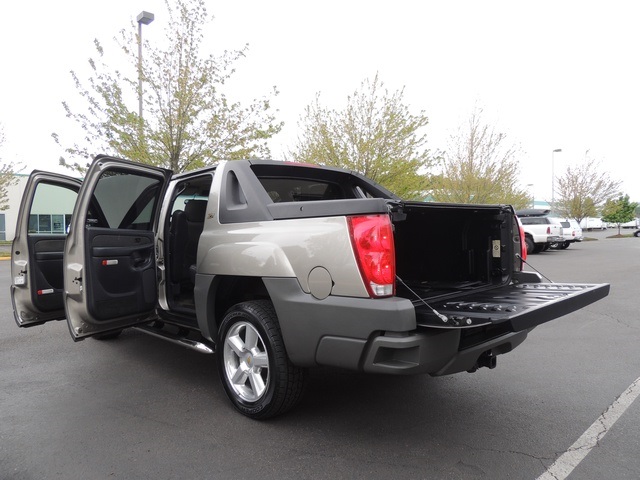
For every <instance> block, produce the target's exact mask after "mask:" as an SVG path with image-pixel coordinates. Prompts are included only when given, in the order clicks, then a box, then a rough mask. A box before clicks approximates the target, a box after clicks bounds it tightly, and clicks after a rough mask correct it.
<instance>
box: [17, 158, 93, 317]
mask: <svg viewBox="0 0 640 480" xmlns="http://www.w3.org/2000/svg"><path fill="white" fill-rule="evenodd" d="M81 183H82V182H81V181H80V180H78V179H74V178H71V177H66V176H64V175H58V174H55V173H48V172H41V171H37V170H35V171H33V172H32V173H31V175H30V176H29V180H28V181H27V185H26V187H25V190H24V194H23V196H22V202H21V204H20V210H19V212H18V222H17V224H16V235H15V238H14V240H13V244H12V246H11V301H12V303H13V313H14V317H15V320H16V323H17V324H18V326H20V327H31V326H34V325H40V324H42V323H45V322H48V321H50V320H63V319H64V318H65V312H64V302H63V289H64V286H63V266H62V256H63V252H64V243H65V240H66V238H67V228H68V225H69V223H70V222H71V214H72V212H73V208H74V205H75V203H76V198H77V196H78V190H79V189H80V185H81Z"/></svg>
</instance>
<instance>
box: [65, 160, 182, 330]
mask: <svg viewBox="0 0 640 480" xmlns="http://www.w3.org/2000/svg"><path fill="white" fill-rule="evenodd" d="M170 177H171V172H170V171H168V170H164V169H160V168H155V167H150V166H147V165H141V164H138V163H132V162H129V161H126V160H120V159H116V158H112V157H105V156H101V157H98V158H96V160H95V161H94V162H93V164H92V165H91V167H90V168H89V170H88V171H87V175H86V177H85V180H84V182H83V184H82V188H81V189H80V192H79V195H78V201H77V202H76V206H75V209H74V212H73V217H72V220H71V227H70V231H69V236H68V239H67V242H66V244H65V251H64V304H65V308H66V316H67V321H68V323H69V330H70V332H71V336H72V337H73V338H74V340H80V339H83V338H85V337H89V336H91V335H95V334H97V333H104V332H110V331H116V330H119V329H122V328H125V327H129V326H132V325H136V324H139V323H144V322H148V321H150V320H153V319H154V318H155V309H156V304H157V299H158V289H157V278H156V276H157V274H156V247H155V233H154V230H155V227H156V225H157V220H158V212H159V210H160V203H161V199H162V195H163V194H164V191H165V188H166V186H167V183H168V181H169V179H170Z"/></svg>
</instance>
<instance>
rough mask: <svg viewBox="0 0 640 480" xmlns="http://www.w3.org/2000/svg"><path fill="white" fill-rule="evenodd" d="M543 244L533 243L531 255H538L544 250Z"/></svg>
mask: <svg viewBox="0 0 640 480" xmlns="http://www.w3.org/2000/svg"><path fill="white" fill-rule="evenodd" d="M544 246H545V244H544V243H535V244H534V247H533V251H532V252H531V253H540V252H541V251H542V250H543V249H544Z"/></svg>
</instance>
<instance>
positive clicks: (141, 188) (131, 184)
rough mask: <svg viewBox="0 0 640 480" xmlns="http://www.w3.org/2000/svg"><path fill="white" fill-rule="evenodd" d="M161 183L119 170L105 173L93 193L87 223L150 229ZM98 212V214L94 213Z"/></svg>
mask: <svg viewBox="0 0 640 480" xmlns="http://www.w3.org/2000/svg"><path fill="white" fill-rule="evenodd" d="M161 186H162V183H161V181H160V180H159V179H158V178H157V177H156V178H153V177H147V176H144V175H141V174H140V173H139V172H134V173H131V172H126V171H121V170H118V169H114V170H109V171H106V172H104V173H103V174H102V175H101V176H100V179H99V180H98V184H97V185H96V188H95V191H94V200H95V205H92V207H93V208H92V209H91V211H90V215H89V217H90V218H89V219H88V224H89V225H91V226H97V227H106V228H112V229H135V230H151V223H152V219H153V217H154V212H155V208H156V203H157V197H158V195H157V194H158V191H159V189H160V188H161ZM94 209H95V212H94V211H93V210H94Z"/></svg>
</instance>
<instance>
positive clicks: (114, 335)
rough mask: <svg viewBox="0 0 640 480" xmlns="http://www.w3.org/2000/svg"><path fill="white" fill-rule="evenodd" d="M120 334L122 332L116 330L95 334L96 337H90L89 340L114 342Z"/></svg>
mask: <svg viewBox="0 0 640 480" xmlns="http://www.w3.org/2000/svg"><path fill="white" fill-rule="evenodd" d="M121 333H122V330H116V331H114V332H109V333H97V334H96V335H94V336H92V337H91V338H93V339H95V340H101V341H102V340H115V339H116V338H118V337H119V336H120V334H121Z"/></svg>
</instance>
